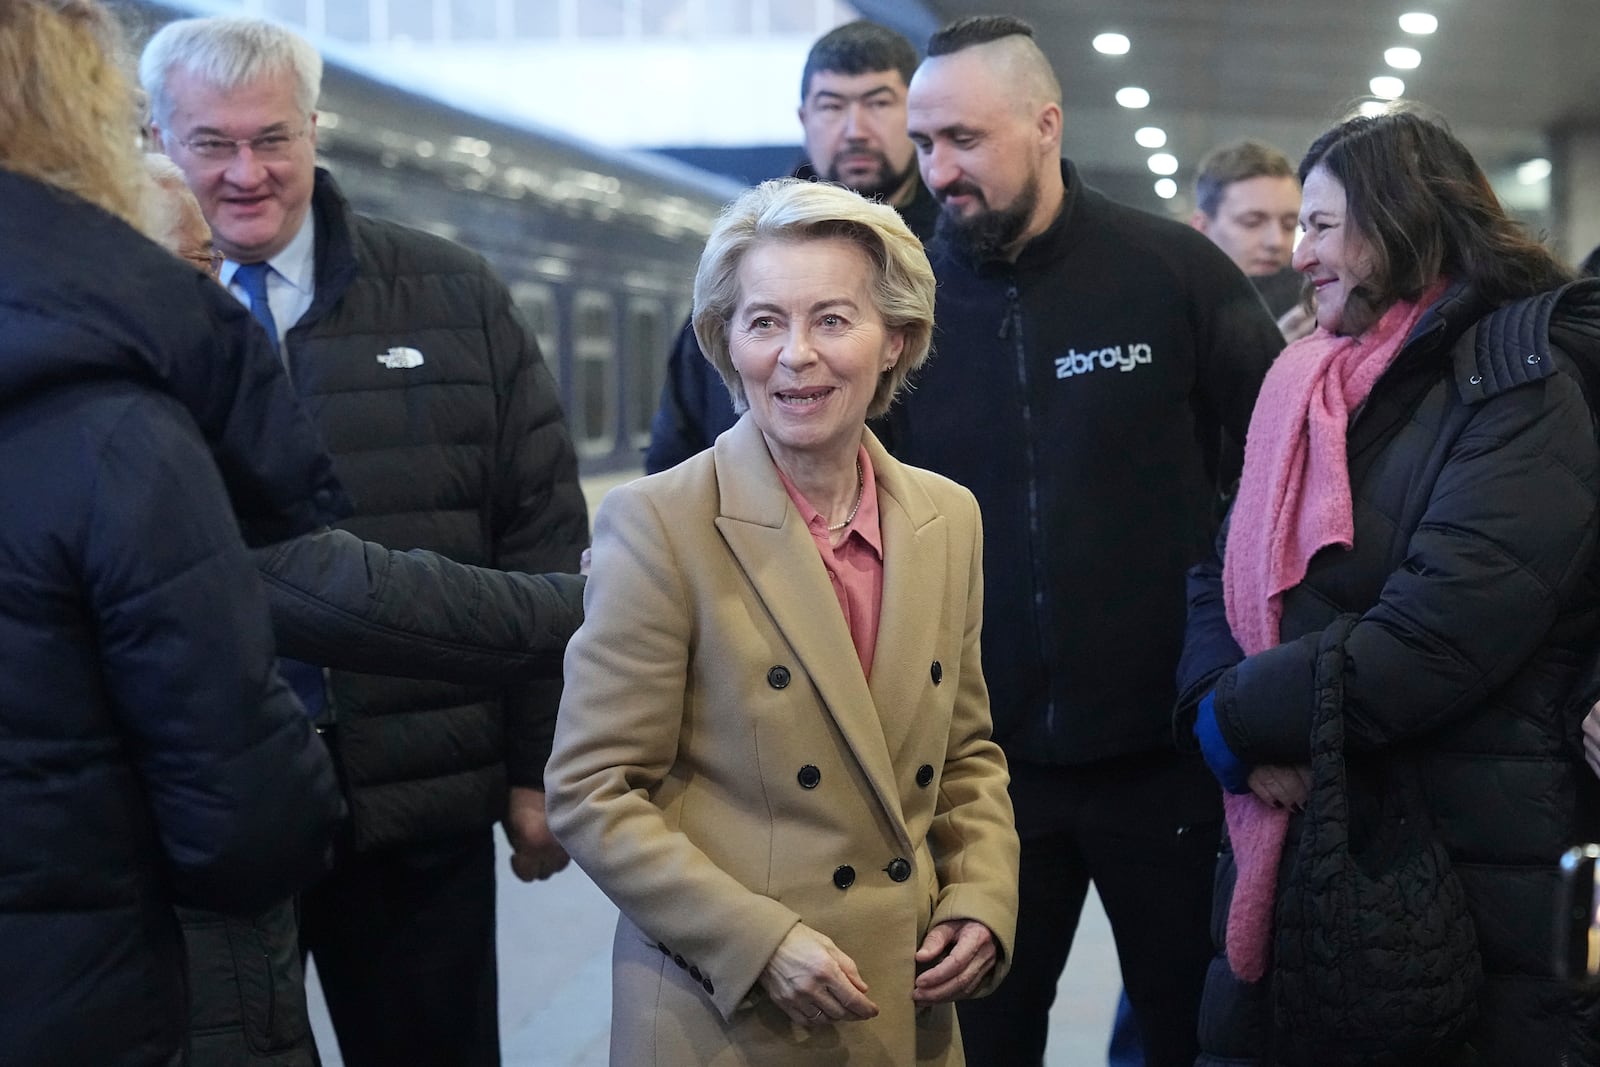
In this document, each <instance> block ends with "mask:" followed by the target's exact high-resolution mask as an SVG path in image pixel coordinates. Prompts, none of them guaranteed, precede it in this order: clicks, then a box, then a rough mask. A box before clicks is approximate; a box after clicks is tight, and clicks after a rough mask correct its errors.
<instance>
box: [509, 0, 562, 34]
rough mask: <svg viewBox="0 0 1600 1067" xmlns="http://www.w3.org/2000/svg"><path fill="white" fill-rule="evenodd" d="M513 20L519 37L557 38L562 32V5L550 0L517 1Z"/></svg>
mask: <svg viewBox="0 0 1600 1067" xmlns="http://www.w3.org/2000/svg"><path fill="white" fill-rule="evenodd" d="M511 20H512V25H513V26H514V27H515V30H514V31H513V32H514V33H515V35H516V36H518V37H555V36H557V35H558V34H559V33H560V32H561V5H560V4H553V3H551V2H550V0H515V2H514V3H513V4H512V7H511Z"/></svg>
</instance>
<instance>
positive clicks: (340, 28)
mask: <svg viewBox="0 0 1600 1067" xmlns="http://www.w3.org/2000/svg"><path fill="white" fill-rule="evenodd" d="M322 17H323V20H324V22H323V27H322V30H323V32H324V33H326V34H327V35H328V36H329V37H333V38H335V39H337V40H340V41H357V42H359V43H361V44H366V43H368V42H369V41H370V40H371V38H372V12H371V11H369V10H368V7H367V5H366V4H324V5H323V8H322Z"/></svg>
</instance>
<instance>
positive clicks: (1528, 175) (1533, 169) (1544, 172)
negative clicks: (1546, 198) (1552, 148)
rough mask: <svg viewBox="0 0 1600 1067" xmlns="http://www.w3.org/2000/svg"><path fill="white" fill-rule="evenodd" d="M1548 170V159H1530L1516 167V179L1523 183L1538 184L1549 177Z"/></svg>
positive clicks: (1549, 168)
mask: <svg viewBox="0 0 1600 1067" xmlns="http://www.w3.org/2000/svg"><path fill="white" fill-rule="evenodd" d="M1550 170H1551V167H1550V161H1549V160H1548V159H1530V160H1528V161H1527V162H1526V163H1524V164H1522V165H1521V166H1519V167H1518V168H1517V181H1519V182H1521V183H1522V184H1523V185H1538V184H1539V183H1540V182H1542V181H1544V180H1545V179H1546V178H1548V177H1550Z"/></svg>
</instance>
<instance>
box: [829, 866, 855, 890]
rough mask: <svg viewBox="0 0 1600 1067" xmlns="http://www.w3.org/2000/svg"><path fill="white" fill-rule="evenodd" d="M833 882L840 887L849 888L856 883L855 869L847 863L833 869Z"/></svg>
mask: <svg viewBox="0 0 1600 1067" xmlns="http://www.w3.org/2000/svg"><path fill="white" fill-rule="evenodd" d="M833 884H834V885H836V886H838V887H839V888H840V889H849V888H850V887H851V886H853V885H855V884H856V869H855V868H854V867H852V866H850V865H849V864H848V863H846V864H844V865H843V866H840V867H835V868H834V869H833Z"/></svg>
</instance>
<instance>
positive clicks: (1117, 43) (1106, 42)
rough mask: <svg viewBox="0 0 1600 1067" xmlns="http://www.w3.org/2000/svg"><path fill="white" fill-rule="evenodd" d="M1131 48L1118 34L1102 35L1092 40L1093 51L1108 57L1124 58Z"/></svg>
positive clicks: (1125, 39) (1126, 40) (1124, 38)
mask: <svg viewBox="0 0 1600 1067" xmlns="http://www.w3.org/2000/svg"><path fill="white" fill-rule="evenodd" d="M1129 47H1131V46H1130V45H1129V43H1128V39H1127V38H1126V37H1124V36H1123V35H1122V34H1120V33H1102V34H1100V35H1099V36H1097V37H1096V38H1095V39H1094V50H1095V51H1096V52H1099V53H1101V54H1103V55H1108V56H1125V55H1127V54H1128V49H1129Z"/></svg>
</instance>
